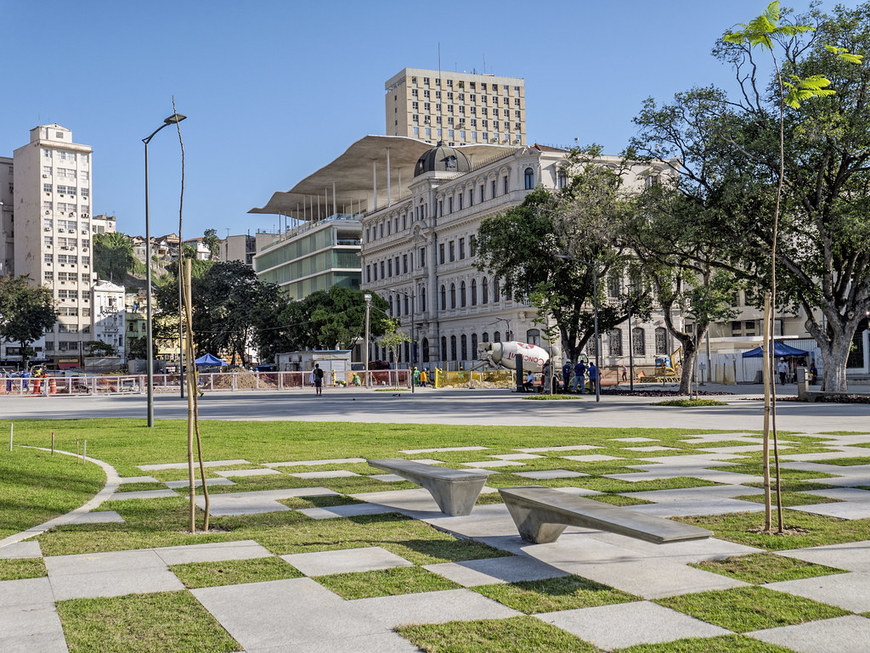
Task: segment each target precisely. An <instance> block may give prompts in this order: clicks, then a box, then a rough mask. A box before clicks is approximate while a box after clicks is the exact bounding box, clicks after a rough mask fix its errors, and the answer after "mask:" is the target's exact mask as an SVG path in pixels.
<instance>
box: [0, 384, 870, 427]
mask: <svg viewBox="0 0 870 653" xmlns="http://www.w3.org/2000/svg"><path fill="white" fill-rule="evenodd" d="M758 387H759V386H750V388H752V389H753V390H755V389H757V388H758ZM708 389H714V388H708ZM722 389H724V390H726V391H734V387H733V386H732V387H730V388H722ZM787 390H788V388H786V391H787ZM741 392H745V390H743V389H741ZM715 398H717V399H721V400H723V401H727V402H728V405H727V406H716V407H708V408H671V407H661V406H652V405H651V404H652V403H653V402H655V401H660V399H658V398H649V397H626V396H614V397H610V396H607V395H604V396H602V398H601V402H600V403H596V402H595V398H594V397H593V396H590V395H586V396H584V397H581V398H579V399H576V400H572V401H529V400H527V399H525V398H524V396H523V395H517V394H514V393H512V392H510V391H508V390H455V389H445V390H434V389H429V388H427V389H419V390H418V391H417V392H415V393H414V394H413V395H412V394H411V393H410V392H407V391H405V392H401V393H393V392H375V391H372V390H365V389H341V388H337V389H330V388H326V389H325V390H324V393H323V395H322V396H321V397H316V396H315V395H314V392H313V391H312V390H309V391H286V392H281V393H277V392H213V393H207V394H206V396H205V397H203V398H202V399H201V400H200V403H199V407H200V417H201V419H222V420H305V421H350V422H383V423H408V424H433V423H439V424H475V425H477V424H490V425H526V426H609V427H679V428H693V429H694V428H698V429H701V428H707V429H710V428H712V429H726V430H735V431H737V430H746V429H750V430H760V429H761V428H762V402H761V400H760V395H758V394H739V395H738V394H734V395H725V396H718V397H715ZM145 414H146V398H145V396H144V395H122V396H97V397H92V396H78V397H61V396H52V397H39V396H37V397H33V396H29V397H8V396H6V397H0V415H2V418H3V419H5V420H18V419H30V418H45V419H88V418H97V417H141V418H142V419H143V420H144V419H145ZM186 415H187V400H186V399H185V400H182V399H180V398H179V397H178V396H177V395H171V396H161V395H158V396H156V397H155V400H154V416H155V419H174V418H177V419H181V418H184V417H186ZM777 426H778V427H779V428H780V429H782V430H795V431H804V432H818V431H839V430H845V431H864V432H870V404H827V403H819V404H816V403H813V404H810V403H801V402H786V401H782V402H779V403H778V404H777Z"/></svg>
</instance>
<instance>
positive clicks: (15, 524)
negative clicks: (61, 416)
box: [0, 423, 106, 539]
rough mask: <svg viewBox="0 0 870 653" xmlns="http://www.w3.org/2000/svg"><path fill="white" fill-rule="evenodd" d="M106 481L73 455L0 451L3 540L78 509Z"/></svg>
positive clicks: (100, 472) (21, 449) (0, 528)
mask: <svg viewBox="0 0 870 653" xmlns="http://www.w3.org/2000/svg"><path fill="white" fill-rule="evenodd" d="M17 427H18V423H16V429H15V435H16V440H15V441H16V442H21V441H23V440H24V439H25V438H24V437H21V438H19V437H17V436H19V434H20V431H19V430H18V428H17ZM43 428H45V427H43ZM49 433H50V432H49ZM50 437H51V436H50V435H49V438H50ZM72 444H73V448H75V442H73V443H72ZM105 481H106V475H105V474H104V473H103V470H102V468H100V467H99V466H98V465H95V464H94V463H84V464H81V463H80V462H78V460H77V459H76V458H74V457H73V456H64V455H62V454H55V455H53V456H52V455H51V454H50V453H49V452H47V451H38V450H35V449H27V448H24V447H14V448H13V450H12V451H9V450H8V448H7V449H5V450H0V539H3V538H4V537H6V536H7V535H12V534H14V533H19V532H21V531H23V530H27V529H28V528H30V527H31V526H37V525H38V524H41V523H43V522H45V521H48V520H49V519H51V518H52V517H57V516H58V515H63V514H64V513H67V512H69V511H70V510H73V509H74V508H78V507H79V506H81V505H82V504H84V503H86V502H87V501H88V500H89V499H91V497H93V496H94V495H95V494H96V493H97V492H99V490H100V489H101V488H102V487H103V484H104V483H105Z"/></svg>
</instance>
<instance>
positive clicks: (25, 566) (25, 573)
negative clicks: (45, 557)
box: [0, 558, 48, 580]
mask: <svg viewBox="0 0 870 653" xmlns="http://www.w3.org/2000/svg"><path fill="white" fill-rule="evenodd" d="M42 576H48V572H47V571H46V570H45V563H44V562H43V561H42V558H0V580H20V579H22V578H41V577H42Z"/></svg>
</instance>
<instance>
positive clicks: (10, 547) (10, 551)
mask: <svg viewBox="0 0 870 653" xmlns="http://www.w3.org/2000/svg"><path fill="white" fill-rule="evenodd" d="M41 557H42V550H41V549H40V548H39V542H36V541H33V542H16V543H15V544H7V545H6V546H0V560H4V559H6V560H8V559H10V558H41Z"/></svg>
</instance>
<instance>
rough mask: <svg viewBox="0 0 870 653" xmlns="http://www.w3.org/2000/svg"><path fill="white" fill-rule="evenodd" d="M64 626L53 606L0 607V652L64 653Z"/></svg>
mask: <svg viewBox="0 0 870 653" xmlns="http://www.w3.org/2000/svg"><path fill="white" fill-rule="evenodd" d="M67 650H68V649H67V646H66V639H65V638H64V636H63V627H62V626H61V623H60V618H59V617H58V616H57V611H56V610H55V608H54V604H53V603H49V604H47V605H43V606H17V607H14V608H0V651H3V653H34V652H35V651H38V652H39V653H55V652H57V653H66V652H67Z"/></svg>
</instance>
